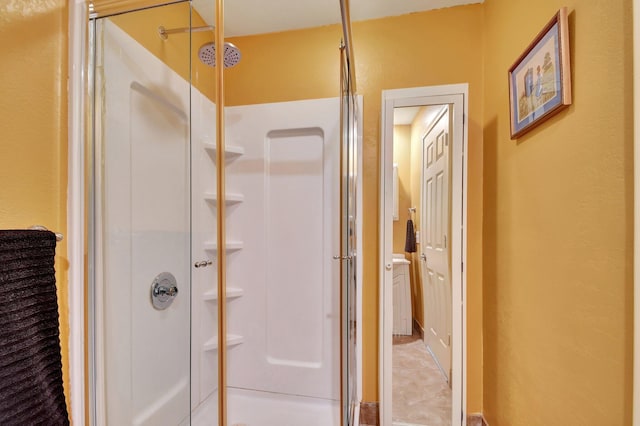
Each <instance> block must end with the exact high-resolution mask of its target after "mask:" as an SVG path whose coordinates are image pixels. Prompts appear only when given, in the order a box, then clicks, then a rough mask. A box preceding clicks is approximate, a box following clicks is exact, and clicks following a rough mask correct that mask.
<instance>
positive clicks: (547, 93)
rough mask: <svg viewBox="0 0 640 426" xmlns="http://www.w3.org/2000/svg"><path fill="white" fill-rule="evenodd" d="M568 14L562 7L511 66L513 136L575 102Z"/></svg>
mask: <svg viewBox="0 0 640 426" xmlns="http://www.w3.org/2000/svg"><path fill="white" fill-rule="evenodd" d="M567 15H568V13H567V8H566V7H563V8H562V9H560V10H559V11H558V13H557V14H556V15H555V16H554V17H553V19H551V21H550V22H549V23H548V24H547V25H546V26H545V27H544V28H543V29H542V31H541V32H540V33H539V34H538V36H537V37H536V38H535V39H534V40H533V42H532V43H531V44H530V45H529V47H527V49H526V50H525V51H524V52H523V53H522V55H520V57H519V58H518V59H517V60H516V62H515V63H514V64H513V65H512V66H511V68H510V69H509V105H510V110H511V139H516V138H518V137H520V136H521V135H523V134H524V133H526V132H528V131H529V130H531V129H533V128H534V127H536V126H537V125H539V124H540V123H542V122H543V121H545V120H546V119H548V118H549V117H551V116H552V115H554V114H556V113H558V112H559V111H560V110H562V109H563V108H566V107H567V106H569V105H570V104H571V69H570V61H569V28H568V19H567Z"/></svg>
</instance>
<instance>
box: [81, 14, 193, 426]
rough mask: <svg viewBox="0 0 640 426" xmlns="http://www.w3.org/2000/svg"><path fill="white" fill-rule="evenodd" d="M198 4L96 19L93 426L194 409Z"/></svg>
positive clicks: (144, 421)
mask: <svg viewBox="0 0 640 426" xmlns="http://www.w3.org/2000/svg"><path fill="white" fill-rule="evenodd" d="M160 26H165V27H169V28H171V27H186V28H187V29H188V28H189V27H190V26H191V7H190V4H189V2H184V3H177V4H173V5H170V6H163V7H157V8H150V9H145V10H141V11H136V12H129V13H124V14H120V15H117V16H111V17H99V16H98V17H97V18H96V19H94V20H93V21H92V22H91V25H90V27H91V39H92V41H93V46H92V47H94V50H93V52H92V53H93V68H92V71H93V77H94V86H93V97H94V99H93V100H94V103H93V108H94V109H93V117H94V120H93V121H94V123H93V133H94V144H93V154H94V155H93V180H94V182H93V185H92V190H93V191H92V194H91V198H92V213H93V217H92V220H91V226H92V230H91V231H92V232H91V234H90V235H91V237H90V238H91V241H90V246H91V248H92V252H91V262H90V263H91V265H92V266H93V268H94V269H93V277H92V278H93V285H92V291H91V293H90V294H91V297H92V304H93V309H90V312H91V315H92V317H91V322H92V333H91V336H92V342H91V343H92V349H93V350H92V353H93V357H92V373H93V374H92V386H91V388H92V389H93V390H94V395H93V397H92V402H93V406H92V424H106V425H118V426H119V425H179V424H180V425H182V424H189V423H190V412H191V402H190V394H191V360H190V354H191V350H190V346H191V303H192V302H191V263H192V262H191V179H190V168H191V104H190V102H191V83H190V75H189V74H190V58H191V54H190V52H191V43H190V37H189V35H185V36H183V37H175V38H173V39H171V40H168V41H165V40H162V39H161V38H160V37H158V28H159V27H160Z"/></svg>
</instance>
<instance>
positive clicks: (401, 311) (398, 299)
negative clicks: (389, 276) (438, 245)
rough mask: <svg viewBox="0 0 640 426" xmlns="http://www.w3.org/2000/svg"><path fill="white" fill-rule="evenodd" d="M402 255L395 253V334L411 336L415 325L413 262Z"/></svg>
mask: <svg viewBox="0 0 640 426" xmlns="http://www.w3.org/2000/svg"><path fill="white" fill-rule="evenodd" d="M400 256H402V257H400ZM400 256H397V255H394V258H393V334H397V335H405V336H410V335H411V333H412V327H413V314H412V310H411V280H410V278H409V265H410V264H411V262H409V261H408V260H406V259H405V258H404V256H403V255H400Z"/></svg>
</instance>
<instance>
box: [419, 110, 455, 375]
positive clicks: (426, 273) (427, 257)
mask: <svg viewBox="0 0 640 426" xmlns="http://www.w3.org/2000/svg"><path fill="white" fill-rule="evenodd" d="M449 109H450V107H449V106H446V107H444V108H443V110H442V112H441V113H440V114H439V115H438V117H437V118H436V120H435V123H434V125H433V127H432V128H431V129H430V130H429V132H428V133H427V134H426V135H425V137H424V138H423V174H422V176H423V177H422V179H423V190H422V194H423V196H422V201H421V204H422V209H421V210H422V212H423V214H422V218H421V226H422V229H423V235H424V241H423V243H422V244H421V251H422V253H421V260H422V268H421V269H422V277H423V286H424V289H423V297H424V304H423V306H424V310H425V312H424V319H425V324H424V325H425V333H424V339H425V344H426V345H427V346H428V347H429V348H430V350H431V352H432V353H433V354H434V356H435V357H436V360H437V361H438V363H439V365H440V367H441V368H442V371H443V373H444V375H445V376H446V377H447V380H449V378H450V377H449V376H450V369H451V278H450V277H451V272H450V256H449V252H450V250H449V247H448V244H447V236H448V235H449V234H450V220H449V210H450V195H449V186H450V173H449V169H450V167H449V161H450V160H449V157H450V156H449V133H450V130H449V129H450V112H449Z"/></svg>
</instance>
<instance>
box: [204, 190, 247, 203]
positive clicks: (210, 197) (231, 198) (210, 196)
mask: <svg viewBox="0 0 640 426" xmlns="http://www.w3.org/2000/svg"><path fill="white" fill-rule="evenodd" d="M224 198H225V204H227V205H231V204H238V203H241V202H243V201H244V195H242V194H235V193H229V192H227V193H226V194H225V197H224ZM204 199H205V200H206V201H208V202H209V203H211V204H213V205H214V206H216V205H218V194H214V193H213V192H205V194H204Z"/></svg>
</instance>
